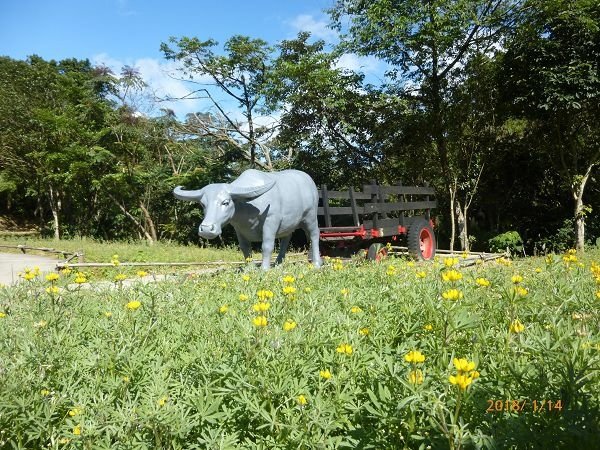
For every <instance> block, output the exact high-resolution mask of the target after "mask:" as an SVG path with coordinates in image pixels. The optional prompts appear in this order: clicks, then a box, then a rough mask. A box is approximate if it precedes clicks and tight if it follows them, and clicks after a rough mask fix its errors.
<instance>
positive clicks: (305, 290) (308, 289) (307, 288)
mask: <svg viewBox="0 0 600 450" xmlns="http://www.w3.org/2000/svg"><path fill="white" fill-rule="evenodd" d="M310 291H312V289H311V288H309V287H305V288H304V292H307V293H308V292H310Z"/></svg>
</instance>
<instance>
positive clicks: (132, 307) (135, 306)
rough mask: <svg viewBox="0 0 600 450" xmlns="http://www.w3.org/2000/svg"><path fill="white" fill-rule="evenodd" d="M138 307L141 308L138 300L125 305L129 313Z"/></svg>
mask: <svg viewBox="0 0 600 450" xmlns="http://www.w3.org/2000/svg"><path fill="white" fill-rule="evenodd" d="M140 306H142V302H140V301H139V300H132V301H130V302H129V303H127V305H125V307H126V308H127V309H129V310H131V311H135V310H136V309H138V308H139V307H140Z"/></svg>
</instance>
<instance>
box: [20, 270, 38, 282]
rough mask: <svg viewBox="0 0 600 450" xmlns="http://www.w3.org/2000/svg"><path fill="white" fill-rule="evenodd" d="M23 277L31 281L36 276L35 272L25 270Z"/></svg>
mask: <svg viewBox="0 0 600 450" xmlns="http://www.w3.org/2000/svg"><path fill="white" fill-rule="evenodd" d="M23 278H25V279H26V280H27V281H31V280H33V279H34V278H35V274H34V273H33V272H25V274H24V275H23Z"/></svg>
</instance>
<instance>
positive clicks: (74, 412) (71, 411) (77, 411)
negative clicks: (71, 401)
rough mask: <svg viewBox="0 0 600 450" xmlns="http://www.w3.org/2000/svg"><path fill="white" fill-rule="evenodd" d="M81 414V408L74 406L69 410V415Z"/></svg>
mask: <svg viewBox="0 0 600 450" xmlns="http://www.w3.org/2000/svg"><path fill="white" fill-rule="evenodd" d="M79 414H81V408H73V409H70V410H69V416H71V417H75V416H78V415H79Z"/></svg>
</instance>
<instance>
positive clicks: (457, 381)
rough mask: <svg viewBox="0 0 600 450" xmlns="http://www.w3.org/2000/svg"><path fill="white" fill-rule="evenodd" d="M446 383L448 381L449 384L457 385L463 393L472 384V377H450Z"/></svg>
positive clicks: (459, 375) (461, 375)
mask: <svg viewBox="0 0 600 450" xmlns="http://www.w3.org/2000/svg"><path fill="white" fill-rule="evenodd" d="M448 381H450V384H453V385H458V387H459V388H460V389H461V390H463V391H464V390H465V389H467V387H468V386H469V385H470V384H471V383H472V382H473V377H472V376H468V375H465V374H461V373H459V374H458V375H450V377H448Z"/></svg>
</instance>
